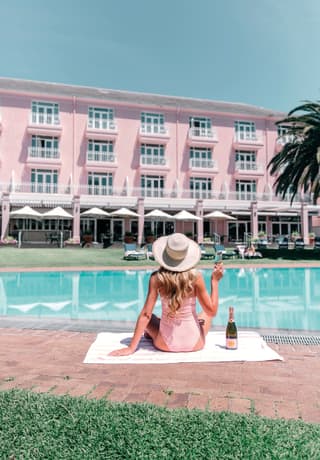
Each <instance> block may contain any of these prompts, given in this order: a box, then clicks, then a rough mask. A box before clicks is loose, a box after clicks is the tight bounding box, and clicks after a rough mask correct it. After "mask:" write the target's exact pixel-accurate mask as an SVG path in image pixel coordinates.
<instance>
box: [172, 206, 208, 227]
mask: <svg viewBox="0 0 320 460" xmlns="http://www.w3.org/2000/svg"><path fill="white" fill-rule="evenodd" d="M173 217H174V218H175V219H176V220H182V221H183V231H184V222H198V221H200V220H202V219H201V217H198V216H196V215H195V214H191V212H189V211H186V210H183V211H180V212H178V213H177V214H175V215H174V216H173Z"/></svg>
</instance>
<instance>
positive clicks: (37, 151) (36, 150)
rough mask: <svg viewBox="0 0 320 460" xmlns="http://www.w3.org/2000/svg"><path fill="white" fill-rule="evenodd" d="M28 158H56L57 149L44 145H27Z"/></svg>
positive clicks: (58, 153)
mask: <svg viewBox="0 0 320 460" xmlns="http://www.w3.org/2000/svg"><path fill="white" fill-rule="evenodd" d="M28 158H44V159H58V158H60V152H59V149H55V148H46V147H31V146H30V147H28Z"/></svg>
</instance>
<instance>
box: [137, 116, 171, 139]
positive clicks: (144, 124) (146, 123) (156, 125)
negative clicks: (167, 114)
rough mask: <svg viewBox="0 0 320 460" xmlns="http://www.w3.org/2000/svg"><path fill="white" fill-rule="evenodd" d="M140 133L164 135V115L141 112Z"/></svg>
mask: <svg viewBox="0 0 320 460" xmlns="http://www.w3.org/2000/svg"><path fill="white" fill-rule="evenodd" d="M140 121H141V133H143V134H166V128H165V121H164V115H163V114H162V113H152V112H141V118H140Z"/></svg>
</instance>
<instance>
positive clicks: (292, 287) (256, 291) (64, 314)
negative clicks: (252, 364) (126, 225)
mask: <svg viewBox="0 0 320 460" xmlns="http://www.w3.org/2000/svg"><path fill="white" fill-rule="evenodd" d="M201 271H202V273H203V275H204V278H205V281H206V284H207V287H209V285H210V275H211V271H210V270H201ZM150 273H151V271H149V270H138V271H135V270H126V271H83V272H75V271H73V272H59V271H56V272H21V273H20V272H19V273H0V315H1V316H2V317H6V318H10V317H17V316H19V317H20V318H23V317H32V318H38V319H44V318H49V319H50V318H54V319H57V318H61V319H79V320H80V319H81V320H107V321H135V320H136V318H137V315H138V312H139V311H140V309H141V307H142V305H143V302H144V298H145V295H146V292H147V287H148V279H149V276H150ZM229 305H232V306H234V307H235V315H236V322H237V325H238V326H239V327H247V328H262V329H277V330H279V329H285V330H297V331H319V330H320V314H319V313H320V268H315V267H312V268H227V269H226V270H225V276H224V277H223V279H222V281H221V282H220V306H219V312H218V315H217V316H216V318H215V320H214V324H215V325H216V326H221V327H224V326H225V324H226V322H227V310H228V306H229ZM155 313H158V314H159V313H160V303H159V302H157V305H156V308H155Z"/></svg>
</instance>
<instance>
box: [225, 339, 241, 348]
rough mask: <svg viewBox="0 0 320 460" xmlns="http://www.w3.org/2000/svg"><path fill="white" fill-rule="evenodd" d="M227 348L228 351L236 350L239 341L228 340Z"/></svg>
mask: <svg viewBox="0 0 320 460" xmlns="http://www.w3.org/2000/svg"><path fill="white" fill-rule="evenodd" d="M226 348H227V349H228V350H236V349H237V348H238V341H237V339H227V340H226Z"/></svg>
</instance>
